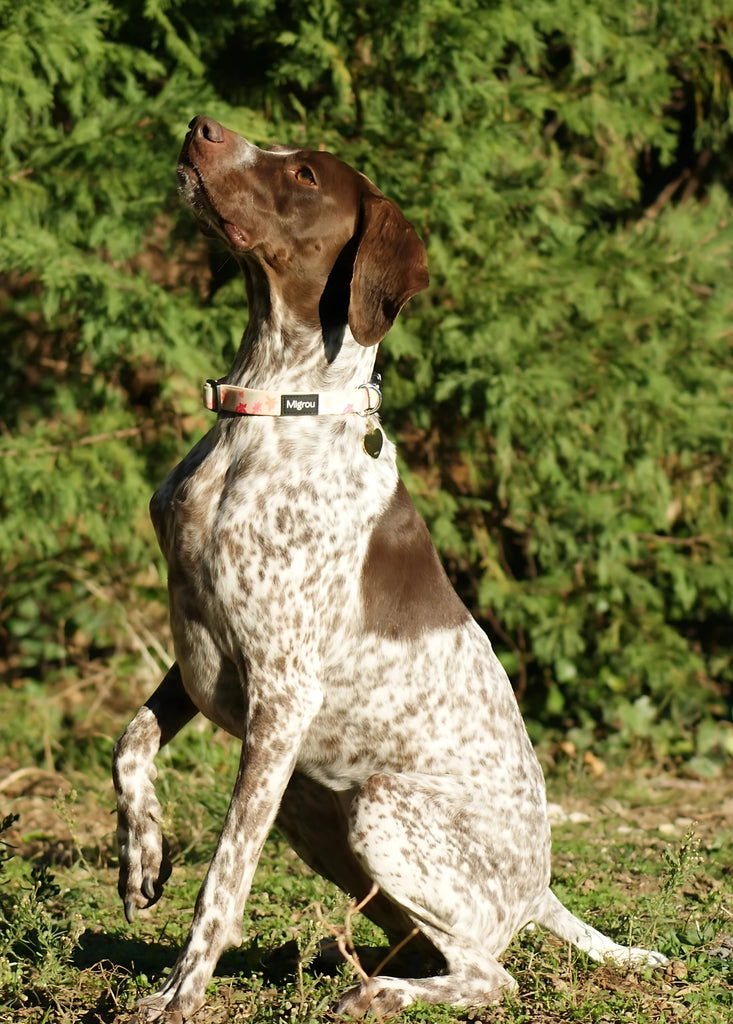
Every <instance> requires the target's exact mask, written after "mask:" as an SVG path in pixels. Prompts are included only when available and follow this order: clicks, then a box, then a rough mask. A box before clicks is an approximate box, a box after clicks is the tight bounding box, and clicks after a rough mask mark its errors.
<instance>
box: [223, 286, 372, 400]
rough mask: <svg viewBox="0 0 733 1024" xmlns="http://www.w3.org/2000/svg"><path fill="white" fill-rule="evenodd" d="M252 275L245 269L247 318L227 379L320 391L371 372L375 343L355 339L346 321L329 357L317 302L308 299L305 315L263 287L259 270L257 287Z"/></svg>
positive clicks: (347, 385)
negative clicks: (362, 342) (337, 344)
mask: <svg viewBox="0 0 733 1024" xmlns="http://www.w3.org/2000/svg"><path fill="white" fill-rule="evenodd" d="M253 276H254V275H252V276H250V274H247V273H245V280H246V281H247V285H248V287H247V294H248V299H249V322H248V323H247V326H246V328H245V331H244V335H243V337H242V341H241V344H240V346H239V350H238V352H237V354H236V356H235V359H234V362H233V364H232V366H231V369H230V370H229V372H228V374H227V375H226V378H225V380H226V383H227V384H231V385H234V386H237V387H248V388H258V389H262V390H269V391H288V392H311V391H313V392H315V391H318V392H321V391H331V390H344V389H348V388H352V387H358V386H359V385H360V384H363V383H364V382H365V381H368V380H369V379H370V378H371V375H372V373H373V371H374V362H375V359H376V354H377V348H378V346H377V345H374V346H371V347H368V348H367V347H364V346H363V345H360V344H359V343H358V342H357V341H355V339H354V337H353V335H352V333H351V330H350V329H349V326H348V324H345V325H344V327H343V336H342V338H341V344H340V347H339V348H338V352H337V353H336V354H335V356H334V358H333V359H332V360H331V361H330V362H329V359H328V354H327V351H326V345H325V343H324V332H323V328H322V326H321V322H320V318H319V315H318V307H317V304H316V303H315V302H311V304H310V305H311V308H310V309H309V310H308V315H304V312H303V310H302V308H300V309H298V310H297V311H296V313H295V314H293V312H292V307H293V303H292V302H291V301H285V300H284V299H283V298H282V297H280V296H279V295H278V294H277V293H276V292H274V291H273V290H272V289H270V288H269V287H264V288H263V287H262V286H263V284H264V281H263V278H264V275H257V278H256V284H257V287H255V286H254V284H255V282H254V281H253V280H252V277H253ZM268 283H269V282H268Z"/></svg>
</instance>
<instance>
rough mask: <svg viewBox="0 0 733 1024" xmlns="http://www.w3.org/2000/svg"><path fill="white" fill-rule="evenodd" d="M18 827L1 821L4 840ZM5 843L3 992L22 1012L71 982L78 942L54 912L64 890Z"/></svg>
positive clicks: (0, 847)
mask: <svg viewBox="0 0 733 1024" xmlns="http://www.w3.org/2000/svg"><path fill="white" fill-rule="evenodd" d="M16 821H17V815H7V816H6V817H5V818H3V819H2V820H1V821H0V836H2V834H3V833H5V832H7V830H8V829H9V828H10V827H11V826H12V825H13V824H14V823H15V822H16ZM9 850H10V847H9V844H8V843H7V842H5V840H3V839H2V838H0V992H2V994H3V1003H6V1004H9V1005H10V1006H15V1007H20V1006H22V1005H23V1004H24V1003H26V1002H28V1001H29V1000H31V1001H33V1002H35V1000H36V999H38V998H42V999H44V1000H50V1001H51V1002H53V991H54V989H55V988H57V987H58V985H59V984H60V983H61V982H63V981H65V980H66V979H67V977H68V972H69V969H70V962H71V957H72V954H73V952H74V948H75V947H76V941H77V936H76V935H75V934H74V933H73V931H72V930H71V929H70V927H69V925H68V924H67V923H66V922H65V921H64V920H63V919H60V918H59V915H58V912H57V909H56V908H55V906H54V903H55V901H56V898H57V897H58V896H59V893H60V889H59V887H58V886H57V885H56V884H55V883H54V880H53V875H51V874H50V873H49V871H48V869H47V868H46V867H45V866H43V865H37V866H35V867H32V866H31V865H30V864H28V862H27V861H24V860H22V859H21V858H20V857H14V856H12V855H11V854H10V852H9Z"/></svg>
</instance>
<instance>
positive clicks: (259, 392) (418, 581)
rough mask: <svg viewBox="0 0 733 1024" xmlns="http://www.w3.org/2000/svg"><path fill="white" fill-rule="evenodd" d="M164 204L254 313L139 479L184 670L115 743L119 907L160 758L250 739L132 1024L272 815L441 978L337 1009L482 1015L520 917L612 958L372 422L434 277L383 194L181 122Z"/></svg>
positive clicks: (225, 916)
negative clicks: (167, 445)
mask: <svg viewBox="0 0 733 1024" xmlns="http://www.w3.org/2000/svg"><path fill="white" fill-rule="evenodd" d="M178 176H179V186H180V193H181V195H182V197H183V199H184V200H185V202H186V203H187V204H188V205H189V206H190V207H191V209H192V210H193V212H194V214H195V215H196V217H197V219H198V221H199V223H200V226H201V228H202V230H203V231H204V233H206V234H209V235H212V236H214V237H216V238H218V239H219V240H220V241H222V242H223V243H224V244H225V246H226V247H227V248H228V249H229V251H230V252H231V253H232V254H233V256H234V257H235V258H236V259H237V260H238V262H239V263H240V264H241V267H242V270H243V272H244V278H245V282H246V287H247V297H248V306H249V322H248V325H247V327H246V330H245V332H244V337H243V340H242V344H241V347H240V349H239V351H238V353H237V355H236V357H235V360H234V363H233V366H232V368H231V370H230V372H229V373H228V375H227V376H226V377H225V378H223V379H222V380H219V381H213V380H212V381H209V382H207V384H206V385H205V404H206V405H207V407H208V408H210V409H211V410H212V411H215V412H216V413H217V418H216V422H215V425H214V426H213V427H212V429H211V430H210V431H209V433H208V434H206V436H205V437H204V438H203V439H202V440H201V441H199V442H198V444H196V445H195V447H194V448H193V449H192V450H191V452H190V453H189V454H188V455H187V456H186V457H185V458H184V459H183V461H182V462H181V463H180V465H178V466H177V467H176V468H175V469H174V470H173V471H172V472H171V474H170V475H169V476H168V478H167V479H166V480H165V482H164V483H163V485H162V486H161V487H160V488H159V489H158V490H157V491H156V493H155V495H154V496H153V499H152V501H151V506H150V508H151V517H152V520H153V524H154V526H155V530H156V534H157V538H158V541H159V543H160V547H161V550H162V552H163V554H164V556H165V558H166V560H167V563H168V573H169V575H168V590H169V602H170V619H171V627H172V633H173V640H174V646H175V656H176V662H175V664H174V665H173V666H172V667H171V669H170V670H169V671H168V673H167V675H166V677H165V678H164V680H163V682H162V683H161V684H160V686H159V687H158V689H157V690H156V691H155V692H154V693H153V695H152V696H151V697H150V699H149V700H148V701H147V703H146V704H145V705H144V706H143V707H142V708H141V709H140V710H139V711H138V713H137V715H136V716H135V718H134V719H133V721H132V722H131V724H130V725H129V726H128V728H127V729H126V731H125V733H124V734H123V736H122V737H121V739H120V740H119V741H118V742H117V744H116V745H115V751H114V766H113V777H114V783H115V789H116V794H117V806H118V827H117V837H118V847H119V865H120V877H119V892H120V895H121V897H122V900H123V903H124V907H125V913H126V916H127V918H128V919H129V920H132V919H133V917H134V915H135V913H136V911H137V910H138V909H140V908H145V907H148V906H150V905H151V904H153V903H155V901H156V900H157V899H158V898H159V897H160V895H161V892H162V890H163V885H164V883H165V882H166V880H167V878H168V876H169V874H170V864H169V859H168V854H167V846H166V843H165V840H164V839H163V837H162V834H161V829H160V818H161V811H160V805H159V804H158V801H157V799H156V796H155V791H154V787H153V782H154V779H155V767H154V758H155V755H156V754H157V752H158V750H159V749H160V747H161V746H163V745H164V744H165V743H167V742H168V741H169V740H171V739H172V738H173V736H174V735H175V734H176V733H177V732H178V730H179V729H180V728H181V727H182V726H183V725H184V724H185V723H186V722H187V721H189V720H190V719H191V718H192V717H193V716H194V715H195V714H196V713H197V712H202V713H203V714H204V715H205V716H206V717H207V718H209V719H210V720H211V721H212V722H214V723H215V724H216V725H217V726H219V727H220V728H222V729H225V730H226V731H227V732H228V733H230V734H231V735H233V736H235V737H237V738H238V739H239V740H240V741H241V744H242V746H241V759H240V765H239V771H238V774H237V779H236V782H235V785H234V790H233V793H232V798H231V803H230V805H229V809H228V812H227V815H226V819H225V821H224V825H223V828H222V832H221V835H220V838H219V841H218V844H217V847H216V850H215V852H214V855H213V858H212V860H211V863H210V866H209V869H208V872H207V874H206V877H205V880H204V882H203V885H202V887H201V890H200V893H199V896H198V899H197V901H196V906H195V910H194V913H193V922H192V924H191V929H190V932H189V934H188V937H187V939H186V942H185V944H184V946H183V949H182V951H181V953H180V955H179V957H178V960H177V962H176V964H175V965H174V967H173V968H172V970H171V972H170V974H169V976H168V977H167V979H166V980H165V981H164V983H163V985H162V987H161V988H160V990H159V991H157V992H156V993H155V994H153V995H150V996H148V997H146V998H144V999H143V1000H142V1001H141V1003H140V1004H139V1005H138V1010H137V1012H138V1015H139V1019H140V1020H145V1021H152V1020H156V1019H162V1020H165V1021H168V1022H179V1021H182V1020H183V1019H184V1018H186V1017H189V1016H190V1015H191V1014H193V1013H194V1012H195V1011H196V1010H197V1009H199V1008H200V1007H201V1006H202V1005H203V1004H204V1001H205V989H206V985H207V983H208V981H209V979H210V977H211V975H212V972H213V970H214V968H215V966H216V963H217V960H218V959H219V956H220V954H221V953H222V951H223V950H224V949H226V948H227V947H230V946H236V945H239V944H240V942H241V940H242V918H243V913H244V907H245V901H246V899H247V895H248V892H249V889H250V885H251V882H252V876H253V874H254V870H255V867H256V865H257V862H258V859H259V856H260V853H261V850H262V847H263V844H264V842H265V839H266V837H267V835H268V832H269V830H270V828H271V827H272V825H273V824H274V823H277V825H278V827H279V828H280V829H281V831H282V832H283V833H284V835H285V836H286V837H287V838H288V840H289V841H290V842H291V843H292V845H293V847H294V849H295V850H296V851H297V853H298V854H299V855H300V856H301V857H302V859H303V860H304V861H305V862H306V863H307V864H309V865H310V866H311V867H313V868H314V869H315V870H316V871H317V872H319V873H320V874H321V875H323V876H325V877H326V878H328V879H330V880H331V881H333V882H334V883H336V885H338V886H340V887H341V888H342V889H344V890H345V891H346V892H348V893H350V894H351V895H352V896H354V897H357V898H362V897H364V896H365V894H367V893H368V892H369V891H370V889H372V888H373V886H374V884H375V883H376V885H377V886H378V892H377V895H376V896H375V897H374V898H373V899H372V900H370V901H369V902H368V903H367V904H366V906H365V913H366V914H367V915H368V916H369V917H370V918H372V919H373V920H374V921H375V922H376V923H377V924H378V925H379V926H380V927H382V928H383V929H384V931H385V933H386V935H387V937H388V939H389V940H390V941H391V942H393V943H397V942H400V941H402V940H404V939H405V938H406V937H407V936H409V935H410V934H411V933H413V932H415V931H417V939H415V940H413V941H415V942H417V943H418V944H419V945H421V947H422V949H423V950H424V951H425V953H426V954H428V955H430V954H433V955H434V956H433V958H434V959H435V958H437V959H440V958H442V960H443V962H444V964H445V967H444V969H443V971H442V973H435V975H434V976H432V977H424V978H407V979H404V978H393V977H388V976H385V977H381V976H378V977H374V978H371V979H369V980H368V981H365V982H364V983H363V984H361V985H359V986H358V987H356V988H353V989H351V990H350V991H348V992H346V993H345V994H344V996H343V997H342V999H341V1001H340V1003H339V1006H338V1011H339V1012H340V1013H343V1014H348V1015H351V1016H356V1017H358V1016H361V1015H363V1014H364V1013H365V1012H367V1011H368V1010H371V1011H372V1012H374V1013H376V1014H378V1015H380V1014H381V1015H389V1014H393V1013H396V1012H399V1011H400V1010H401V1009H402V1008H403V1007H405V1006H408V1005H409V1004H410V1003H412V1002H414V1001H415V1000H418V999H420V1000H424V1001H426V1002H429V1003H446V1004H453V1005H459V1006H464V1007H478V1006H484V1005H487V1004H490V1003H492V1002H495V1001H497V1000H499V999H501V997H502V996H503V994H505V993H507V992H509V991H511V990H512V989H513V988H514V987H515V983H514V981H513V979H512V977H511V976H510V974H509V973H508V972H507V971H506V970H505V968H504V967H503V966H502V965H501V964H500V962H499V958H500V956H501V954H502V953H503V952H504V950H505V949H506V947H507V945H508V944H509V942H510V941H511V939H512V937H513V936H514V935H515V934H516V933H517V931H518V930H520V929H521V928H522V927H524V926H525V925H526V924H527V923H528V922H530V921H535V922H537V923H538V924H539V925H541V926H543V927H545V928H548V929H549V930H550V931H552V932H553V933H554V934H555V935H557V936H559V937H560V938H561V939H563V940H566V941H568V942H571V943H573V944H574V945H575V946H577V947H578V948H579V949H581V950H583V951H584V952H585V953H587V954H588V955H589V956H590V957H592V958H593V959H595V960H610V961H613V962H614V963H617V964H646V965H650V966H652V967H655V966H660V965H662V964H664V963H665V962H666V959H665V957H664V956H662V954H660V953H656V952H649V951H647V950H644V949H636V948H627V947H624V946H621V945H618V944H616V943H615V942H613V941H612V940H611V939H609V938H606V936H604V935H602V934H601V933H599V932H598V931H596V930H595V929H593V928H590V927H589V926H588V925H586V924H584V923H582V922H581V921H579V920H578V919H577V918H575V917H574V916H573V915H572V914H571V913H570V911H568V910H566V909H565V907H564V906H563V905H562V904H561V903H560V902H559V901H558V899H557V898H556V897H555V896H554V895H553V893H552V892H551V891H550V888H549V878H550V831H549V826H548V821H547V812H546V803H545V786H544V779H543V775H542V770H541V768H540V765H539V762H538V761H537V758H536V756H535V753H534V751H533V749H532V746H531V744H530V741H529V738H528V736H527V733H526V730H525V727H524V723H523V720H522V717H521V715H520V712H519V710H518V707H517V703H516V700H515V697H514V693H513V691H512V688H511V685H510V682H509V680H508V678H507V676H506V673H505V672H504V670H503V669H502V666H501V664H500V663H499V660H498V659H497V657H496V656H495V654H494V652H493V650H492V647H491V644H490V642H489V640H488V638H487V637H486V635H485V634H484V632H483V631H482V630H481V628H480V627H479V626H478V625H477V623H476V622H475V621H474V620H473V619H472V617H471V615H470V614H469V612H468V611H467V610H466V608H465V607H464V605H463V603H462V602H461V600H460V599H459V597H458V596H457V595H456V593H455V591H454V590H453V588H452V586H451V584H450V582H449V580H448V578H447V576H446V574H445V572H444V570H443V568H442V566H441V564H440V561H439V559H438V556H437V554H436V552H435V548H434V547H433V544H432V542H431V540H430V536H429V534H428V530H427V528H426V526H425V524H424V522H423V520H422V519H421V518H420V516H419V515H418V513H417V511H416V509H415V507H414V505H413V504H412V502H411V500H410V498H409V496H408V494H407V492H406V490H405V487H404V485H403V484H402V482H401V481H400V478H399V476H398V472H397V468H396V463H395V449H394V446H393V444H392V443H391V442H390V440H389V439H388V438H387V437H386V435H385V433H384V431H383V429H382V427H381V425H380V422H379V416H378V412H377V410H378V408H379V404H380V401H381V391H380V387H379V382H378V380H377V378H376V377H374V376H373V370H374V362H375V355H376V350H377V345H378V343H379V342H380V341H381V340H382V338H383V337H384V336H385V334H386V333H387V331H388V330H389V328H390V327H391V325H392V323H393V321H394V319H395V317H396V316H397V314H398V312H399V311H400V309H401V308H402V306H403V305H404V304H405V302H407V300H408V299H409V298H411V297H412V296H414V295H415V294H417V293H418V292H420V291H422V290H423V289H424V288H426V287H427V284H428V271H427V261H426V253H425V248H424V246H423V244H422V242H421V240H420V239H419V237H418V235H417V233H416V231H415V230H414V228H413V227H412V226H411V225H410V224H409V223H408V221H407V220H406V219H405V217H404V216H403V215H402V213H401V212H400V210H399V209H398V207H397V206H396V205H395V203H394V202H392V201H391V200H390V199H388V198H386V197H385V196H384V195H383V194H382V193H381V192H380V191H379V190H378V189H377V188H376V187H375V186H374V185H373V184H372V183H371V182H370V181H369V180H368V179H367V178H366V177H364V176H363V175H362V174H360V173H358V172H357V171H355V170H353V169H352V168H351V167H349V166H348V165H346V164H345V163H342V162H341V161H340V160H338V159H337V158H336V157H335V156H332V155H330V154H328V153H325V152H316V151H313V150H308V149H301V148H288V147H283V146H277V147H273V148H272V149H270V150H262V149H259V148H257V147H256V146H254V145H252V144H251V143H249V142H247V141H246V140H245V139H243V138H241V137H240V136H239V135H237V134H235V133H234V132H233V131H231V130H229V129H227V128H224V127H222V126H221V125H220V124H218V123H217V122H216V121H214V120H212V119H211V118H208V117H196V118H195V119H194V120H193V121H192V122H191V124H190V126H189V131H188V134H187V136H186V139H185V142H184V144H183V148H182V151H181V155H180V158H179V164H178Z"/></svg>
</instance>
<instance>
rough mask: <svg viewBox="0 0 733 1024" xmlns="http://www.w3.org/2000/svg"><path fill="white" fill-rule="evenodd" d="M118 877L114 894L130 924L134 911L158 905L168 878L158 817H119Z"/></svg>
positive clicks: (168, 865) (165, 846) (166, 853)
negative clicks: (120, 900) (117, 894)
mask: <svg viewBox="0 0 733 1024" xmlns="http://www.w3.org/2000/svg"><path fill="white" fill-rule="evenodd" d="M156 804H157V801H156ZM117 846H118V850H119V857H120V877H119V881H118V884H117V891H118V892H119V894H120V898H121V899H122V902H123V904H124V907H125V917H126V918H127V920H128V921H130V922H132V921H133V919H134V917H135V913H136V911H137V910H143V909H145V908H146V907H150V906H152V905H153V904H154V903H157V902H158V900H159V899H160V897H161V895H162V894H163V887H164V886H165V883H166V882H167V881H168V879H169V878H170V875H171V862H170V856H169V846H168V841H167V840H166V838H165V836H164V835H163V833H162V832H161V830H160V826H159V825H158V821H157V816H156V817H154V816H153V815H152V814H149V813H148V814H146V815H143V816H141V817H139V818H137V819H136V820H130V819H129V818H127V817H126V816H125V817H123V815H122V814H120V816H119V819H118V826H117Z"/></svg>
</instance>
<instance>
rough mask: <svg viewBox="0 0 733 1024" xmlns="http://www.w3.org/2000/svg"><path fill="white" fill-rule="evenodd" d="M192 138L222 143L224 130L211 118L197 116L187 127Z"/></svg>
mask: <svg viewBox="0 0 733 1024" xmlns="http://www.w3.org/2000/svg"><path fill="white" fill-rule="evenodd" d="M188 127H189V128H190V129H191V136H192V137H193V138H199V139H205V140H206V141H207V142H223V141H224V129H223V128H222V126H221V125H220V124H219V122H218V121H215V120H214V118H213V117H205V116H203V115H201V114H200V115H199V116H198V117H194V119H193V121H191V123H190V124H189V126H188Z"/></svg>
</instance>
